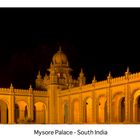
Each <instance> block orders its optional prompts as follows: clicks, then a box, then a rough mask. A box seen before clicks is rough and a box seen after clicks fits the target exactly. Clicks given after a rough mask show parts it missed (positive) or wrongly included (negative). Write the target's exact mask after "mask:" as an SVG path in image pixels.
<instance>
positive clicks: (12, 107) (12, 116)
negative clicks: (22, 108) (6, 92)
mask: <svg viewBox="0 0 140 140" xmlns="http://www.w3.org/2000/svg"><path fill="white" fill-rule="evenodd" d="M8 121H9V122H8V123H9V124H14V123H15V95H14V88H13V85H12V84H11V86H10V102H9V108H8Z"/></svg>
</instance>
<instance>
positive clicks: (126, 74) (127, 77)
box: [125, 67, 130, 79]
mask: <svg viewBox="0 0 140 140" xmlns="http://www.w3.org/2000/svg"><path fill="white" fill-rule="evenodd" d="M129 75H130V72H129V67H127V70H126V72H125V78H126V79H129Z"/></svg>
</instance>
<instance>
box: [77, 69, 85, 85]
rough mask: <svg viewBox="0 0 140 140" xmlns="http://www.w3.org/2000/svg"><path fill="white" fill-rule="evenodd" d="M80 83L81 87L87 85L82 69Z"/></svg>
mask: <svg viewBox="0 0 140 140" xmlns="http://www.w3.org/2000/svg"><path fill="white" fill-rule="evenodd" d="M78 81H79V86H82V85H85V83H86V78H85V76H84V73H83V69H82V68H81V71H80V74H79V77H78Z"/></svg>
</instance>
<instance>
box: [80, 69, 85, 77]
mask: <svg viewBox="0 0 140 140" xmlns="http://www.w3.org/2000/svg"><path fill="white" fill-rule="evenodd" d="M79 76H80V77H83V76H84V72H83V69H82V68H81V71H80V74H79Z"/></svg>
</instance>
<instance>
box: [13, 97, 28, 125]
mask: <svg viewBox="0 0 140 140" xmlns="http://www.w3.org/2000/svg"><path fill="white" fill-rule="evenodd" d="M27 109H28V105H27V103H26V102H25V101H23V100H21V101H18V102H16V103H15V121H16V123H24V122H25V121H26V120H27V118H28V116H27V113H26V112H27ZM25 114H26V116H25Z"/></svg>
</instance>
